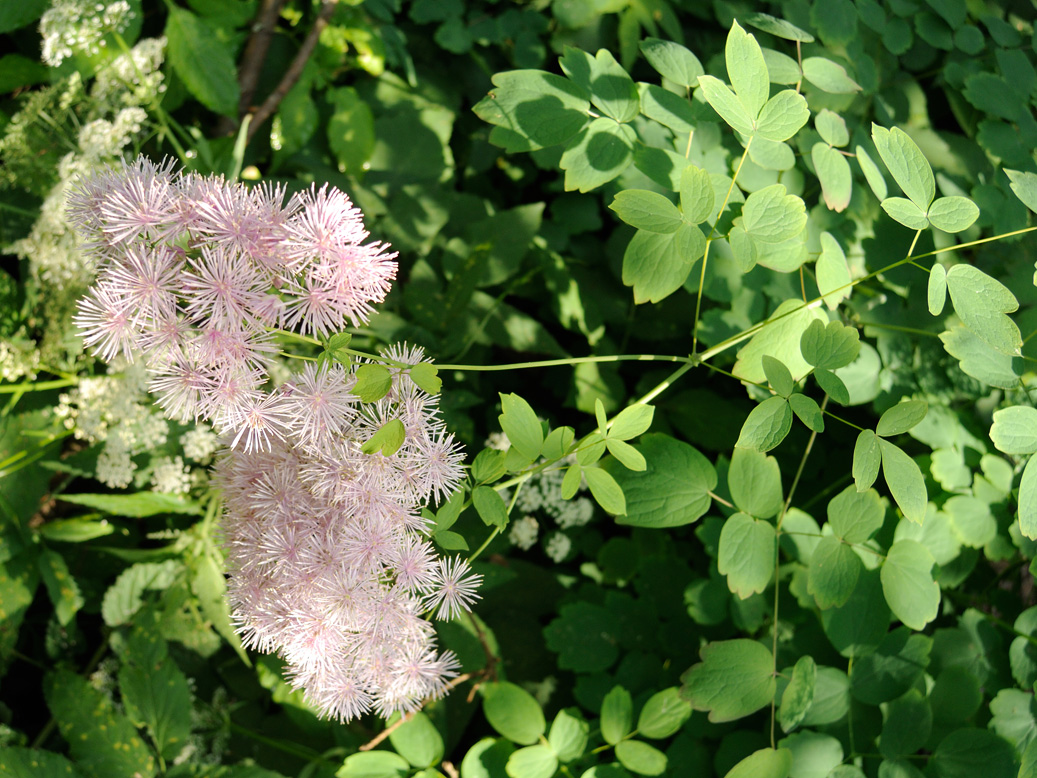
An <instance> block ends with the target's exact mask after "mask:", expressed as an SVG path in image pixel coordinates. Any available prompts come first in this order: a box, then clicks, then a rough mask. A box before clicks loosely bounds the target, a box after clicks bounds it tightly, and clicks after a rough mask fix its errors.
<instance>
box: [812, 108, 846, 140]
mask: <svg viewBox="0 0 1037 778" xmlns="http://www.w3.org/2000/svg"><path fill="white" fill-rule="evenodd" d="M814 127H816V128H817V134H818V135H820V136H821V140H823V141H824V142H825V143H827V144H829V145H830V146H836V147H839V146H845V145H846V144H847V143H849V142H850V133H849V131H848V130H847V129H846V121H845V120H844V119H843V117H841V116H840V115H839V114H837V113H833V112H832V111H829V110H828V109H827V108H824V109H822V110H821V111H820V112H819V113H818V114H817V116H815V117H814Z"/></svg>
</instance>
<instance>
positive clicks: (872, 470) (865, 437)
mask: <svg viewBox="0 0 1037 778" xmlns="http://www.w3.org/2000/svg"><path fill="white" fill-rule="evenodd" d="M881 464H882V452H881V450H880V449H879V438H878V436H877V435H875V433H874V432H872V431H871V430H861V433H860V434H859V435H858V436H857V443H856V444H855V445H854V447H853V480H854V482H855V483H856V485H857V491H858V492H864V491H867V490H868V489H869V488H871V485H872V484H873V483H875V479H876V478H878V477H879V465H881Z"/></svg>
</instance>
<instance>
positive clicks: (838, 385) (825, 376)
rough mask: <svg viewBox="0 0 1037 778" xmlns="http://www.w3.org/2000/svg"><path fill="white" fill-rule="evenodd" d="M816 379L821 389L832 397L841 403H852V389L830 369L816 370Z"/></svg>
mask: <svg viewBox="0 0 1037 778" xmlns="http://www.w3.org/2000/svg"><path fill="white" fill-rule="evenodd" d="M814 380H815V381H817V385H818V386H820V387H821V391H823V392H824V393H825V394H827V395H828V396H829V397H831V398H832V399H833V400H835V401H836V402H837V403H839V404H840V405H849V404H850V391H849V390H848V389H847V388H846V384H844V383H843V379H841V378H840V377H839V376H837V375H836V374H835V373H833V372H832V371H830V370H825V369H824V368H820V367H819V368H817V369H816V370H815V371H814Z"/></svg>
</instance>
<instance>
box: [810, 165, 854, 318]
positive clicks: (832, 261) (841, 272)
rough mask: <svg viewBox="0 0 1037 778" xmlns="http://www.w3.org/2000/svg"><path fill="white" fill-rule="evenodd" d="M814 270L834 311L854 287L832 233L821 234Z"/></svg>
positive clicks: (848, 269) (825, 297)
mask: <svg viewBox="0 0 1037 778" xmlns="http://www.w3.org/2000/svg"><path fill="white" fill-rule="evenodd" d="M826 148H827V147H826ZM814 270H815V272H816V274H817V279H816V280H817V289H818V291H819V292H821V296H822V298H824V301H825V305H827V306H828V308H829V310H833V311H834V310H835V309H836V308H838V307H839V303H841V302H842V301H843V300H845V299H846V298H848V297H849V296H850V294H851V293H852V292H853V287H852V286H851V282H852V279H851V278H850V268H849V266H848V265H847V264H846V255H845V254H844V253H843V248H842V246H840V245H839V241H837V240H836V239H835V238H834V237H832V235H831V233H828V232H822V233H821V256H819V257H818V258H817V263H816V264H815V266H814Z"/></svg>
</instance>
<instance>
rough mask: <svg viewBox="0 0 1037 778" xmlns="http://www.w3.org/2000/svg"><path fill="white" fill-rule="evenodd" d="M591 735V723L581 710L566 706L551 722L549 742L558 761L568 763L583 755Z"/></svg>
mask: <svg viewBox="0 0 1037 778" xmlns="http://www.w3.org/2000/svg"><path fill="white" fill-rule="evenodd" d="M589 737H590V724H588V723H587V721H586V720H584V718H583V716H582V715H581V714H580V711H579V710H577V709H576V708H564V709H562V710H560V711H558V715H557V716H555V720H554V721H553V722H552V723H551V732H550V733H549V734H548V736H547V742H548V744H549V745H550V746H551V750H552V751H554V753H555V756H556V757H558V761H559V762H566V763H568V762H571V761H573V760H574V759H579V758H580V757H581V756H583V752H584V751H586V750H587V740H588V738H589Z"/></svg>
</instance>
